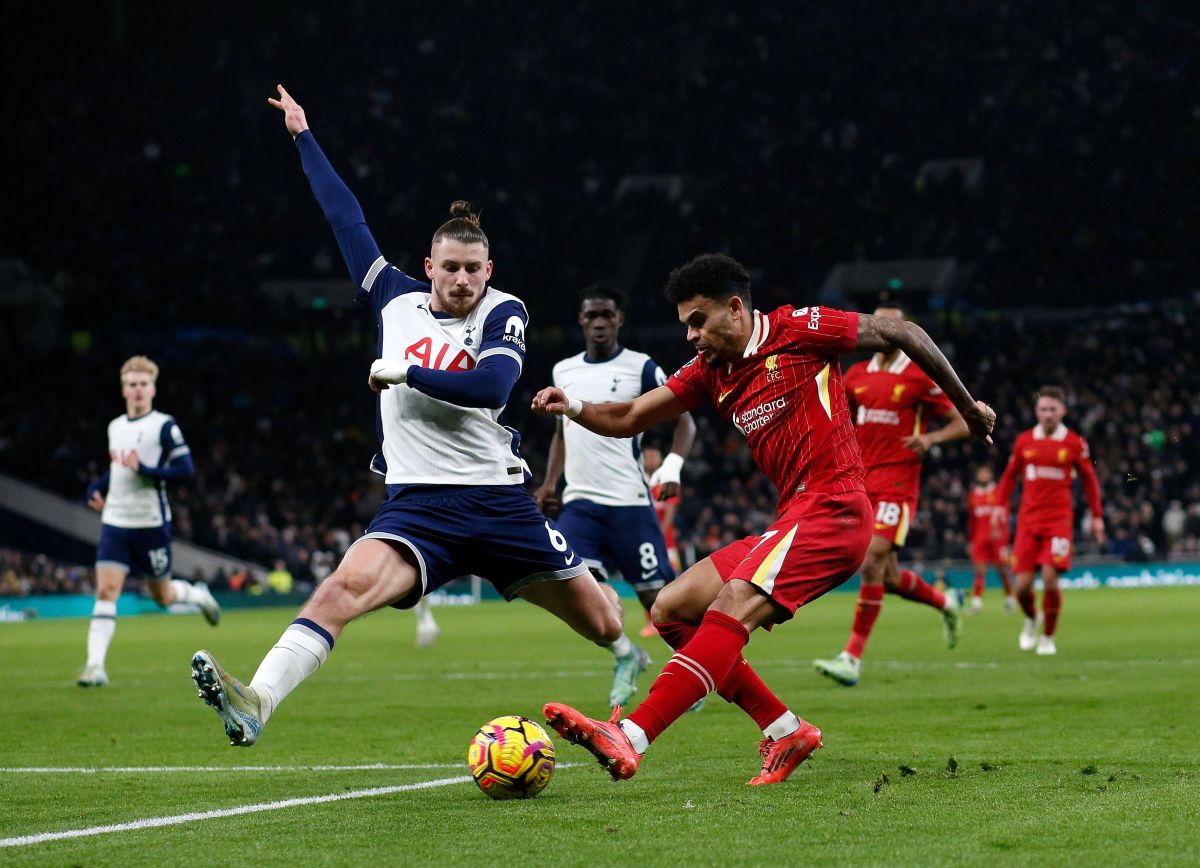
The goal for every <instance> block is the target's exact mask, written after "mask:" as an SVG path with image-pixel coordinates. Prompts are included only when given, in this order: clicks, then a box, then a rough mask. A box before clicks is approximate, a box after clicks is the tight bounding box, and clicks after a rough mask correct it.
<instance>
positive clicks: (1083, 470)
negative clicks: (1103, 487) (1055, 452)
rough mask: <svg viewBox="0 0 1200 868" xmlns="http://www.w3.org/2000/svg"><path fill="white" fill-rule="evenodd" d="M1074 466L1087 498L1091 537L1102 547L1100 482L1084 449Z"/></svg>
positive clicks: (1102, 521) (1102, 519)
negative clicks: (1077, 470) (1081, 480)
mask: <svg viewBox="0 0 1200 868" xmlns="http://www.w3.org/2000/svg"><path fill="white" fill-rule="evenodd" d="M1075 466H1076V467H1077V468H1079V476H1080V477H1081V478H1082V479H1083V495H1084V497H1086V498H1087V504H1088V510H1089V511H1090V512H1091V513H1092V521H1091V525H1092V527H1091V530H1092V537H1093V538H1094V539H1095V540H1096V542H1098V543H1100V544H1102V545H1103V543H1104V508H1103V507H1102V506H1101V505H1100V480H1099V478H1097V476H1096V469H1095V468H1094V467H1092V458H1091V455H1089V454H1088V451H1087V450H1086V449H1085V450H1084V451H1083V454H1082V455H1080V456H1079V457H1078V458H1076V459H1075Z"/></svg>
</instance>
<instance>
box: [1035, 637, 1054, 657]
mask: <svg viewBox="0 0 1200 868" xmlns="http://www.w3.org/2000/svg"><path fill="white" fill-rule="evenodd" d="M1057 653H1058V649H1057V648H1055V647H1054V637H1053V636H1042V637H1041V638H1039V639H1038V643H1037V654H1038V656H1040V657H1048V656H1050V655H1051V654H1057Z"/></svg>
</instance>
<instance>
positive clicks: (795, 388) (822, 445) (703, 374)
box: [667, 305, 863, 512]
mask: <svg viewBox="0 0 1200 868" xmlns="http://www.w3.org/2000/svg"><path fill="white" fill-rule="evenodd" d="M753 316H754V331H753V333H752V334H751V335H750V342H749V343H748V344H747V345H746V350H745V352H744V353H743V354H742V357H741V358H740V359H737V360H736V361H733V362H729V363H720V364H718V365H717V366H715V367H714V366H709V365H708V364H706V363H705V362H704V360H703V359H702V358H700V357H699V356H697V357H696V358H694V359H692V360H691V361H690V362H688V363H687V364H686V365H684V366H683V367H682V368H680V369H679V370H678V371H676V372H675V373H674V374H672V375H671V377H670V378H669V379H668V380H667V387H668V388H669V389H670V390H671V391H672V392H674V393H675V394H676V396H678V397H679V399H680V400H681V401H682V402H683V403H684V405H685V406H686V407H687V408H688V409H696V408H698V407H700V406H701V405H702V404H703V403H704V402H705V401H709V402H711V403H712V404H714V405H715V406H716V408H717V412H719V413H720V414H721V415H722V416H724V417H725V418H726V419H728V420H729V421H730V422H732V423H733V424H734V427H736V428H737V429H738V430H739V431H741V432H742V435H743V436H744V437H745V438H746V445H747V446H749V447H750V452H751V454H752V455H753V456H754V461H755V463H757V464H758V466H759V468H760V469H761V470H762V472H763V473H764V474H766V477H767V479H769V480H771V482H772V483H774V485H775V488H776V489H778V491H779V503H778V506H777V509H778V510H779V511H780V512H783V511H784V509H785V508H786V506H787V504H788V503H789V502H790V501H791V500H792V498H793V497H796V496H797V495H799V494H803V493H804V492H812V491H823V492H851V491H862V490H863V466H862V460H861V459H860V458H859V455H858V445H857V444H856V443H855V440H854V427H853V425H851V423H850V409H849V406H848V405H847V403H846V393H845V390H844V389H843V388H842V370H841V365H840V364H839V363H838V356H839V355H841V354H842V353H845V352H849V351H850V350H853V349H854V347H855V345H856V344H857V343H858V314H856V313H853V312H847V311H842V310H835V309H834V308H829V307H798V308H793V307H792V306H791V305H784V306H783V307H781V308H777V309H776V310H774V311H772V312H771V313H769V314H764V313H761V312H760V311H757V310H756V311H754V313H753Z"/></svg>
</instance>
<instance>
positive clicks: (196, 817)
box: [0, 763, 579, 847]
mask: <svg viewBox="0 0 1200 868" xmlns="http://www.w3.org/2000/svg"><path fill="white" fill-rule="evenodd" d="M578 765H579V763H558V765H557V766H556V769H569V768H572V767H574V766H578ZM447 767H448V766H446V765H384V764H382V763H379V764H374V765H365V766H258V767H257V768H259V769H266V770H269V771H281V770H282V771H292V770H306V771H307V770H310V769H434V768H447ZM451 767H452V766H451ZM169 768H170V767H166V766H160V767H155V768H152V769H151V770H154V771H158V770H169ZM173 768H177V769H179V770H181V771H198V770H203V771H208V770H210V769H209V767H192V766H177V767H173ZM55 770H56V769H52V771H55ZM60 770H61V771H67V769H60ZM211 770H212V771H254V770H255V767H253V766H241V767H238V768H219V769H218V768H213V769H211ZM0 771H38V769H0ZM88 771H139V769H134V768H132V767H124V768H113V769H99V770H97V769H90V770H88ZM469 780H471V776H470V775H460V776H458V777H453V778H438V779H437V780H433V781H419V782H417V783H415V784H397V785H395V786H390V787H371V788H370V789H366V790H351V791H350V792H348V793H330V794H329V795H328V796H302V797H300V798H295V799H282V800H280V801H278V802H260V803H259V804H257V805H239V806H238V807H236V808H218V809H216V810H212V811H193V812H192V813H188V814H175V815H173V816H170V817H148V818H146V819H144V820H133V821H131V822H128V823H113V824H111V825H107V826H92V827H90V828H87V829H67V830H65V831H62V832H40V833H38V834H36V835H18V836H17V837H15V838H0V847H27V846H29V845H30V844H45V843H46V842H47V841H62V840H65V839H67V838H88V837H92V836H94V835H108V834H111V833H113V832H134V831H137V830H138V829H158V828H161V827H163V826H180V825H183V824H184V823H196V822H199V821H200V820H219V819H221V818H222V817H238V816H241V815H243V814H261V813H263V812H264V811H280V810H283V809H284V808H297V807H303V806H305V805H320V804H324V803H326V802H344V801H346V800H347V799H370V798H374V797H375V796H390V795H393V794H395V793H407V792H412V791H413V790H431V789H433V788H434V787H448V786H451V785H452V784H465V783H466V782H467V781H469Z"/></svg>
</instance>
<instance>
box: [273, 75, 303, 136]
mask: <svg viewBox="0 0 1200 868" xmlns="http://www.w3.org/2000/svg"><path fill="white" fill-rule="evenodd" d="M275 86H276V87H277V88H279V99H275V98H273V97H267V102H268V103H269V104H270V105H273V106H274V107H275V108H277V109H279V110H280V111H281V112H283V125H284V126H285V127H287V131H288V132H289V133H291V134H292V138H295V137H296V136H298V135H300V134H301V133H302V132H304V131H305V130H307V129H308V120H307V119H306V118H305V117H304V109H303V108H301V107H300V103H298V102H296V101H295V100H294V99H292V95H291V94H290V93H288V92H287V91H286V90H284V89H283V85H282V84H277V85H275Z"/></svg>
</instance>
